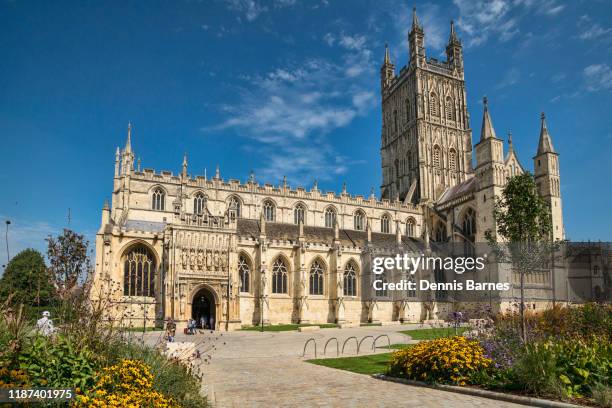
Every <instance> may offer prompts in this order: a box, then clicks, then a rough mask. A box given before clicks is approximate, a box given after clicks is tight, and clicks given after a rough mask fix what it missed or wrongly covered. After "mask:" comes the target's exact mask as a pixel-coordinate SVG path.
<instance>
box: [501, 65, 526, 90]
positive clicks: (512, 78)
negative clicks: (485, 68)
mask: <svg viewBox="0 0 612 408" xmlns="http://www.w3.org/2000/svg"><path fill="white" fill-rule="evenodd" d="M520 78H521V73H520V71H519V70H518V69H517V68H510V69H509V70H507V71H506V72H505V73H504V76H503V77H502V79H501V81H499V82H498V83H497V85H495V89H502V88H506V87H509V86H512V85H515V84H517V83H518V81H519V80H520Z"/></svg>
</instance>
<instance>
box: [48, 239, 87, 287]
mask: <svg viewBox="0 0 612 408" xmlns="http://www.w3.org/2000/svg"><path fill="white" fill-rule="evenodd" d="M47 244H48V249H47V257H48V258H49V264H50V266H49V269H50V271H51V273H52V276H53V281H54V283H55V287H56V288H57V290H58V292H59V295H60V297H62V298H65V297H66V296H67V295H68V294H69V293H71V292H72V290H73V289H74V288H75V287H76V286H77V284H78V283H79V279H83V278H85V277H86V275H87V274H88V273H89V272H90V270H91V261H90V259H89V257H88V255H87V248H88V247H89V241H87V240H86V239H85V237H84V236H83V235H80V234H77V233H76V232H74V231H72V230H69V229H67V228H64V231H63V232H62V234H61V235H59V236H57V237H56V238H54V237H52V236H49V237H48V238H47Z"/></svg>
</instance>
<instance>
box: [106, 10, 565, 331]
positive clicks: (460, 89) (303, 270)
mask: <svg viewBox="0 0 612 408" xmlns="http://www.w3.org/2000/svg"><path fill="white" fill-rule="evenodd" d="M424 44H425V33H424V30H423V28H422V26H421V25H420V23H419V20H418V17H417V15H416V11H413V21H412V26H411V29H410V32H409V34H408V48H409V61H408V63H407V65H406V66H404V67H402V68H401V69H400V70H399V72H397V71H396V69H395V66H394V64H393V63H392V61H391V58H390V56H389V50H388V49H385V55H384V61H383V64H382V66H381V70H380V80H381V82H380V85H381V105H382V130H381V136H380V140H381V161H382V183H381V187H380V189H381V190H380V199H378V198H377V197H376V196H375V195H374V192H372V194H371V195H370V196H369V197H364V196H360V195H351V194H349V193H348V192H347V190H346V186H343V188H342V191H341V192H340V193H337V192H326V191H321V190H319V188H318V187H317V185H316V182H315V184H314V185H313V186H312V187H311V188H310V189H306V188H302V187H297V188H293V187H291V186H289V185H288V184H287V181H286V180H284V181H283V182H282V184H280V185H272V184H267V183H266V184H261V183H259V182H258V181H257V180H256V179H255V176H254V175H253V174H251V176H250V177H249V178H248V180H247V181H246V182H241V181H239V180H234V179H224V178H223V177H222V176H221V172H220V171H219V169H218V168H217V170H216V172H215V174H214V176H213V177H207V176H197V175H192V174H190V173H189V167H188V160H187V156H185V157H184V159H183V163H182V169H181V171H180V172H179V173H178V174H173V173H172V172H171V171H155V170H154V169H150V168H144V169H141V166H140V160H139V161H138V164H137V166H135V165H134V161H135V160H134V159H135V153H134V150H133V147H132V131H131V126H128V130H127V141H126V144H125V147H124V148H123V149H119V148H117V152H116V155H115V170H114V180H113V192H112V201H111V203H110V204H109V203H105V205H104V208H103V209H102V220H101V226H100V229H99V231H98V233H97V235H96V262H95V274H94V296H100V297H104V298H106V299H110V300H111V301H112V303H113V304H114V306H115V307H114V308H113V310H114V311H113V312H112V313H113V317H114V318H116V319H120V320H121V322H122V324H129V325H132V326H135V327H142V326H143V324H144V325H145V326H152V325H160V324H162V323H163V321H165V320H168V319H170V318H172V319H174V320H175V321H176V322H177V324H178V325H179V327H181V326H182V327H184V326H185V325H186V323H187V321H188V320H190V319H194V320H196V321H197V324H198V325H199V326H202V327H210V328H213V329H217V330H235V329H239V328H241V327H244V326H251V325H258V324H280V323H337V324H339V325H341V326H342V325H358V324H360V323H364V322H381V324H384V323H385V322H389V323H391V322H418V321H423V320H436V319H444V318H446V314H447V313H448V312H450V311H453V310H456V309H457V308H458V307H460V305H459V304H458V303H457V302H456V301H455V300H454V301H452V302H451V301H450V300H449V299H448V298H447V297H444V296H441V295H435V296H428V295H427V294H424V293H421V292H420V291H415V290H404V291H398V290H393V291H391V290H386V289H381V288H380V287H377V288H374V286H375V285H373V282H374V280H375V279H380V280H382V281H383V282H386V281H393V280H397V279H399V278H401V276H398V274H399V273H400V272H397V273H395V274H394V273H393V272H389V276H386V275H385V274H386V273H387V272H385V274H383V275H382V276H374V274H373V272H372V262H373V258H374V257H376V256H383V255H390V256H393V255H394V254H397V253H415V254H416V253H420V252H421V251H423V250H424V248H425V249H427V248H430V245H435V243H459V244H461V245H463V246H464V247H465V248H467V250H470V248H473V247H475V246H476V244H477V243H478V242H485V235H484V234H485V232H486V231H487V230H490V231H492V232H493V233H494V232H495V231H496V228H495V222H494V219H493V206H494V203H495V197H496V196H499V195H500V193H501V191H502V189H503V187H504V185H505V183H506V181H507V179H508V178H509V177H512V176H513V175H516V174H520V173H522V172H523V171H524V167H523V165H522V164H521V163H520V162H519V160H518V157H517V154H516V152H515V150H514V148H513V146H512V138H511V135H508V140H507V143H508V145H507V149H504V142H503V141H502V139H500V138H499V137H498V136H497V134H496V132H495V129H494V126H493V121H492V115H491V113H490V111H489V105H488V103H487V99H486V98H485V99H484V101H483V105H484V112H483V114H482V127H481V129H480V135H479V138H478V142H477V143H476V144H475V145H474V146H473V143H472V129H471V127H470V118H469V114H468V109H467V98H466V87H465V80H464V60H463V50H462V45H461V41H460V40H459V38H458V36H457V34H456V33H455V29H454V26H453V23H452V22H451V26H450V36H449V40H448V45H447V47H446V61H439V60H437V59H435V58H428V57H427V56H426V49H425V46H424ZM536 131H537V129H534V137H533V139H534V147H535V144H536V143H535V140H536V137H537V134H536V133H535V132H536ZM474 149H475V152H476V154H475V157H474V155H473V154H472V153H473V151H474ZM504 150H506V151H505V152H504ZM533 162H534V171H533V173H534V175H535V180H536V184H537V186H538V189H539V193H540V195H541V196H542V197H543V198H544V199H545V200H546V202H547V203H548V205H549V207H550V211H551V214H552V228H553V236H554V239H556V240H562V239H563V238H564V229H563V216H562V209H561V208H562V207H561V196H560V182H559V180H560V175H559V155H558V154H557V153H556V152H555V149H554V148H553V144H552V139H551V136H550V134H549V132H548V128H547V125H546V119H545V117H544V114H542V115H541V126H540V129H539V143H538V144H537V150H536V153H535V156H534V158H533ZM489 273H491V272H490V271H489ZM391 275H394V276H391ZM551 275H554V274H550V273H544V274H542V276H538V275H537V274H536V275H534V277H532V278H530V279H532V280H533V281H532V282H528V283H530V284H531V285H532V287H533V288H534V290H538V291H539V292H538V293H540V298H541V299H543V300H546V299H547V298H549V297H550V294H549V292H550V291H551V290H553V291H554V285H555V284H554V277H553V276H551ZM495 276H496V277H497V279H500V280H501V279H502V277H503V276H502V272H501V271H497V272H496V275H495ZM406 278H408V279H414V277H406ZM436 279H437V277H436ZM551 279H552V281H551ZM508 280H510V281H513V282H515V278H513V277H512V276H510V277H508ZM515 289H516V288H514V289H513V290H515ZM96 294H97V295H96ZM513 296H515V294H514V295H513V294H508V295H507V296H506V297H505V298H504V297H503V296H500V295H499V294H498V295H496V297H495V304H496V306H497V307H501V305H502V304H503V303H504V302H505V303H509V302H510V301H511V299H512V297H513ZM534 307H535V305H534Z"/></svg>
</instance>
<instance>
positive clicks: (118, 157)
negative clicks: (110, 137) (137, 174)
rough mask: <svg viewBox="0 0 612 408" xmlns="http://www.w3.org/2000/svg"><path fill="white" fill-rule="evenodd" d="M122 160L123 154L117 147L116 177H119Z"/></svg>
mask: <svg viewBox="0 0 612 408" xmlns="http://www.w3.org/2000/svg"><path fill="white" fill-rule="evenodd" d="M120 158H121V152H120V151H119V146H117V151H116V152H115V177H119V159H120Z"/></svg>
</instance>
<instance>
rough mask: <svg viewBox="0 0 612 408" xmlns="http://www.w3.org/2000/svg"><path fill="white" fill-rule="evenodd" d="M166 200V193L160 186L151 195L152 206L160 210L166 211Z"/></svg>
mask: <svg viewBox="0 0 612 408" xmlns="http://www.w3.org/2000/svg"><path fill="white" fill-rule="evenodd" d="M165 202H166V193H165V192H164V190H162V189H161V188H160V187H157V188H156V189H155V190H153V195H152V197H151V208H152V209H154V210H158V211H164V207H165Z"/></svg>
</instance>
